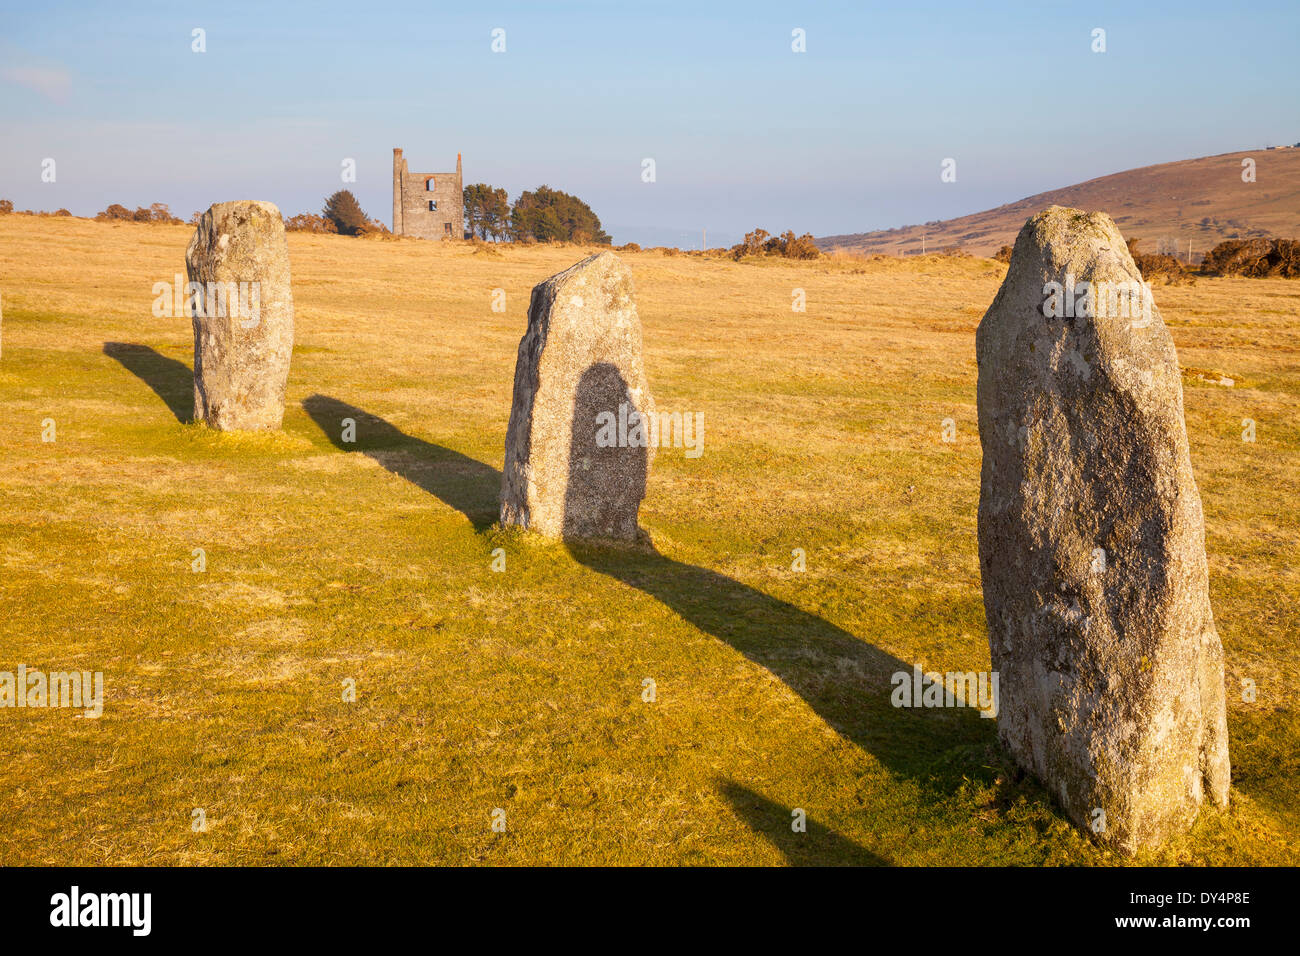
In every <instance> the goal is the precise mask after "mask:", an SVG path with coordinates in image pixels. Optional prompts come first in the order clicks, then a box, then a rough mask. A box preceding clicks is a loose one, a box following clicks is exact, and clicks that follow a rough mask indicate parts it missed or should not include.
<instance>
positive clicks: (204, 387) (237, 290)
mask: <svg viewBox="0 0 1300 956" xmlns="http://www.w3.org/2000/svg"><path fill="white" fill-rule="evenodd" d="M185 264H186V268H187V271H188V273H189V282H190V285H189V287H188V288H187V290H186V295H187V302H188V304H189V307H190V315H191V316H192V318H193V321H194V419H195V421H201V422H206V423H207V424H208V425H209V426H211V427H212V428H218V429H222V430H232V429H257V428H272V429H274V428H279V427H280V423H281V420H282V419H283V418H284V388H285V383H286V382H287V381H288V378H289V359H290V356H291V354H292V352H293V291H292V289H291V288H290V284H289V247H288V245H287V244H286V242H285V238H284V221H283V220H282V219H281V217H280V210H278V209H277V208H276V207H275V206H273V205H272V204H271V203H269V202H253V201H241V202H223V203H217V204H216V205H214V206H212V207H211V208H210V209H209V210H208V211H207V212H205V213H204V214H203V216H202V217H201V218H200V219H199V225H198V228H197V229H196V230H195V232H194V238H193V239H191V240H190V245H189V249H188V250H186V253H185ZM196 284H197V285H196Z"/></svg>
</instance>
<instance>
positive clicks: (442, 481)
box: [302, 395, 501, 532]
mask: <svg viewBox="0 0 1300 956" xmlns="http://www.w3.org/2000/svg"><path fill="white" fill-rule="evenodd" d="M302 407H303V409H304V410H305V411H306V412H307V414H308V415H309V416H310V417H311V419H312V421H314V422H315V423H316V425H317V426H318V427H319V428H320V430H321V431H322V432H324V433H325V436H326V437H327V438H329V440H330V441H331V442H332V443H333V444H334V446H335V447H337V448H340V449H342V450H343V451H349V452H352V451H356V452H361V453H363V454H365V455H368V456H369V457H371V458H373V459H374V460H375V461H377V462H378V463H379V464H380V465H382V466H383V467H384V468H386V469H387V470H388V471H390V472H392V473H393V474H394V475H397V476H398V477H399V478H405V479H406V480H407V481H409V482H410V483H411V484H413V485H415V486H416V487H417V488H420V489H421V490H423V491H427V492H428V493H429V494H431V495H433V496H434V497H435V498H438V499H440V500H441V501H443V502H444V503H445V504H448V505H450V506H451V507H453V508H455V509H456V510H457V511H459V512H460V513H461V514H463V515H465V517H467V518H468V519H469V520H470V523H471V524H472V525H473V526H474V530H475V531H479V532H481V531H486V530H487V529H488V528H490V527H491V526H492V524H493V522H495V521H496V520H497V515H498V513H499V495H500V490H501V472H499V471H497V470H496V469H495V468H493V467H491V466H490V465H485V464H483V463H482V462H480V461H476V460H474V459H473V458H469V457H467V456H466V455H462V454H460V452H456V451H452V450H451V449H450V448H444V447H442V446H441V445H435V444H433V443H432V442H427V441H424V440H423V439H420V438H416V437H414V436H412V435H408V434H406V433H405V432H403V431H402V430H401V429H400V428H398V427H397V426H396V425H393V424H391V423H390V422H387V421H385V420H384V419H382V418H380V417H379V416H377V415H371V414H370V413H369V412H366V411H363V410H362V409H360V408H357V407H356V406H355V405H349V404H348V403H347V402H341V401H339V400H338V399H336V398H330V397H329V396H327V395H312V396H310V397H308V398H306V399H304V400H303V403H302ZM345 418H350V419H352V420H353V421H354V422H355V423H356V441H355V442H345V441H344V440H343V419H345Z"/></svg>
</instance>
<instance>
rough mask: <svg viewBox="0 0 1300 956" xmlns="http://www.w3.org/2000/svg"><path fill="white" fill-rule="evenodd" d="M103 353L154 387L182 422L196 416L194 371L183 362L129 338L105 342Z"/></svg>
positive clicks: (155, 391) (184, 422)
mask: <svg viewBox="0 0 1300 956" xmlns="http://www.w3.org/2000/svg"><path fill="white" fill-rule="evenodd" d="M104 354H105V355H107V356H108V357H109V358H114V359H117V360H118V361H119V362H121V363H122V366H123V367H124V368H125V369H126V370H127V371H128V372H131V373H132V374H133V375H135V376H136V377H137V378H139V379H140V381H142V382H144V383H145V384H146V385H148V386H149V387H150V388H152V389H153V390H154V394H156V395H157V396H158V397H159V398H161V399H162V400H163V401H164V402H165V403H166V405H167V407H168V408H169V409H171V413H172V414H173V415H175V416H176V420H177V421H178V422H180V423H181V424H182V425H184V424H187V423H188V422H189V421H190V420H191V419H192V418H193V417H194V372H193V370H192V369H191V368H190V367H189V366H188V365H186V364H185V363H184V362H178V361H176V359H174V358H168V357H167V356H166V355H163V354H162V353H161V352H157V351H155V350H154V349H151V348H149V346H147V345H133V344H131V343H129V342H105V343H104Z"/></svg>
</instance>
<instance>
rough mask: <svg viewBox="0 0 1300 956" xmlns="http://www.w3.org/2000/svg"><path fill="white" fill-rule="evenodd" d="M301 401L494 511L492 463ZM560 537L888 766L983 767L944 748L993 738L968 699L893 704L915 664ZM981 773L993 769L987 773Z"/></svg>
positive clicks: (823, 626) (320, 400)
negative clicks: (957, 704) (351, 424)
mask: <svg viewBox="0 0 1300 956" xmlns="http://www.w3.org/2000/svg"><path fill="white" fill-rule="evenodd" d="M303 408H305V409H306V411H307V414H308V415H310V416H311V418H312V419H313V420H314V421H315V422H316V424H317V425H318V426H320V429H321V430H322V431H323V432H324V433H325V434H326V435H327V436H328V437H329V439H330V441H331V442H333V443H334V445H335V446H336V447H338V448H340V449H342V450H344V451H359V452H362V453H364V454H367V455H370V457H372V458H374V459H375V460H376V461H377V462H379V464H381V465H382V466H383V467H384V468H386V469H388V470H389V471H391V472H392V473H393V474H395V475H400V476H401V477H402V478H405V479H406V480H407V481H410V482H411V483H412V484H414V485H416V486H418V487H420V488H422V489H423V490H425V491H427V492H428V493H429V494H431V495H434V496H435V497H437V498H439V499H441V500H442V501H443V502H445V503H446V504H448V505H450V506H451V507H453V508H455V509H457V510H458V511H460V512H461V513H463V514H464V515H465V516H466V517H467V518H469V519H470V521H471V522H472V523H473V525H474V527H475V529H477V530H479V531H483V530H485V529H486V528H488V527H489V526H491V524H492V523H493V522H494V521H495V520H496V518H497V514H498V509H497V505H498V495H499V493H500V488H501V473H500V472H499V471H497V469H495V468H492V467H491V466H489V465H485V464H483V463H482V462H479V461H475V460H474V459H472V458H468V457H466V456H465V455H462V454H460V453H459V452H455V451H452V450H451V449H448V448H444V447H442V446H441V445H435V444H433V443H431V442H427V441H424V440H422V439H419V438H415V437H413V436H411V435H408V434H406V433H405V432H403V431H402V430H401V429H399V428H397V427H396V426H395V425H392V424H390V423H389V422H386V421H384V420H383V419H382V418H379V417H377V416H375V415H371V414H370V413H369V412H366V411H363V410H362V409H360V408H357V407H356V406H354V405H349V404H347V403H346V402H341V401H339V400H338V399H335V398H329V397H327V396H324V395H313V396H311V397H310V398H308V399H306V400H305V401H304V402H303ZM345 418H351V419H353V420H354V421H355V423H356V442H355V443H349V442H344V441H343V440H342V433H343V424H342V423H343V419H345ZM566 547H567V548H568V551H569V553H570V554H571V555H572V556H573V558H574V559H575V560H577V561H578V562H579V563H580V564H582V565H584V566H585V567H588V568H591V569H592V570H594V571H598V572H600V573H601V574H604V575H606V576H608V577H611V578H613V579H614V580H616V581H620V582H622V583H623V584H626V585H629V586H630V587H634V588H637V589H638V590H640V591H643V592H645V593H646V594H648V595H650V596H651V597H653V598H655V599H656V600H658V601H660V602H662V603H663V604H664V605H666V606H667V607H669V608H671V609H672V610H673V611H674V612H676V613H677V614H678V615H680V616H681V617H682V618H683V619H685V620H686V621H688V622H689V623H690V624H692V625H694V626H695V627H696V628H698V629H699V630H700V631H703V632H704V633H705V634H709V635H711V636H712V637H714V638H716V639H717V640H720V641H725V642H726V643H728V644H730V645H731V646H732V647H734V648H735V649H736V650H738V651H739V652H740V653H742V654H744V655H745V657H747V658H749V660H751V661H753V662H754V663H756V664H759V665H760V666H762V667H764V668H766V669H767V670H768V671H770V672H771V673H772V674H774V675H775V676H776V677H778V678H780V680H781V681H782V682H784V683H785V684H786V686H787V687H789V688H790V689H791V690H793V691H794V692H795V693H796V694H798V695H799V696H800V697H802V698H803V699H804V700H805V701H806V702H807V703H808V705H809V706H810V707H811V708H812V709H813V710H814V711H815V712H816V713H817V714H818V716H819V717H820V718H821V719H822V720H824V721H825V722H826V723H827V724H829V725H830V726H831V727H832V728H834V729H835V730H836V731H837V732H838V733H840V734H841V735H842V736H844V737H845V738H846V739H848V740H851V741H853V742H854V743H855V744H857V745H858V746H860V747H862V748H863V749H864V750H866V751H867V752H869V753H871V754H872V755H873V756H875V757H876V759H878V760H879V761H880V762H881V763H882V764H884V765H885V766H886V767H887V768H888V769H889V770H890V771H891V772H894V773H896V774H899V775H901V776H906V777H909V778H913V779H916V780H917V781H918V782H921V783H923V784H924V785H926V786H928V787H931V788H935V789H937V790H939V791H941V792H951V791H952V790H954V789H955V788H956V787H958V786H960V785H961V783H962V781H963V778H964V777H966V776H978V775H980V774H981V773H984V770H983V769H982V766H981V765H982V762H983V761H981V760H980V759H978V758H972V757H970V756H969V753H967V754H962V753H958V754H956V755H954V754H953V753H952V751H954V749H956V748H963V747H964V748H969V749H980V748H982V747H983V746H984V745H986V744H990V743H992V742H993V740H994V735H993V726H992V725H993V721H991V720H982V719H980V717H979V716H978V715H977V714H976V712H975V711H974V710H971V709H969V708H959V709H955V710H910V709H896V708H894V707H893V706H891V704H890V693H891V691H892V689H893V688H892V685H891V684H890V676H891V675H893V674H895V673H897V672H899V671H905V672H907V673H909V674H910V673H911V670H912V665H911V664H907V663H904V662H903V661H901V660H899V659H898V658H897V657H894V656H893V655H892V654H888V653H886V652H885V651H882V650H880V649H879V648H877V647H874V646H873V645H871V644H869V643H867V642H866V641H863V640H861V639H859V638H857V637H855V636H854V635H852V634H850V633H849V632H847V631H845V630H843V629H842V628H839V627H836V626H835V625H834V624H831V623H829V622H827V621H825V620H823V619H822V618H820V617H818V616H816V615H815V614H810V613H808V612H807V611H804V610H801V609H800V608H798V607H795V606H794V605H793V604H790V603H789V602H787V601H782V600H780V599H779V598H774V597H772V596H771V595H769V594H765V593H764V592H762V591H759V590H757V589H756V588H752V587H750V586H749V585H747V584H742V583H741V582H739V581H736V580H734V579H732V578H729V577H727V576H726V575H723V574H719V573H718V572H716V571H712V570H710V569H708V568H703V567H698V566H696V565H691V564H685V563H683V562H681V561H674V560H673V559H671V558H668V557H665V556H664V555H662V554H660V553H659V552H658V551H656V550H655V549H654V547H653V546H651V545H649V544H644V543H643V544H642V545H641V546H639V547H635V548H633V547H618V546H605V545H598V544H589V543H585V542H579V541H570V542H566ZM863 586H865V583H864V584H863ZM954 756H955V758H956V759H953V757H954ZM941 758H943V759H941ZM987 775H988V776H989V777H990V778H991V777H992V772H991V771H989V772H988V773H987Z"/></svg>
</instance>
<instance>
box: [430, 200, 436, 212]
mask: <svg viewBox="0 0 1300 956" xmlns="http://www.w3.org/2000/svg"><path fill="white" fill-rule="evenodd" d="M429 211H430V212H437V211H438V200H436V199H430V200H429Z"/></svg>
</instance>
